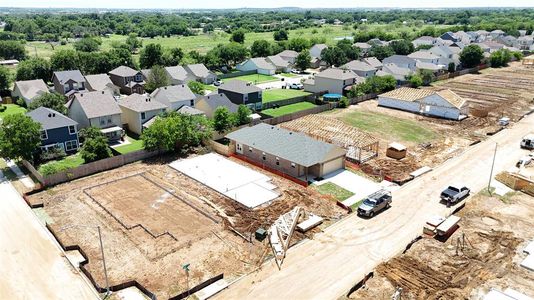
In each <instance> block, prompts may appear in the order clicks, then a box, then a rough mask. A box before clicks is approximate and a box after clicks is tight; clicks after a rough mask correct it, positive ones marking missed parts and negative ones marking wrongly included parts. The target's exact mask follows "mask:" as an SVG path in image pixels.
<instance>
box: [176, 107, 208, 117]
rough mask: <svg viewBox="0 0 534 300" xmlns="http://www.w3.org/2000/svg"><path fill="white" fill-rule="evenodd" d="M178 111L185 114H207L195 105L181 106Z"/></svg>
mask: <svg viewBox="0 0 534 300" xmlns="http://www.w3.org/2000/svg"><path fill="white" fill-rule="evenodd" d="M177 112H178V113H181V114H183V115H189V116H205V115H206V114H204V112H203V111H201V110H200V109H196V108H194V107H190V106H187V105H184V106H182V107H180V109H178V110H177Z"/></svg>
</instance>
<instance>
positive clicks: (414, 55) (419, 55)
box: [408, 50, 439, 59]
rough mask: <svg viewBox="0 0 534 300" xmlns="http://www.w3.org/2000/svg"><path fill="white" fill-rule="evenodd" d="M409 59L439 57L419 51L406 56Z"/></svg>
mask: <svg viewBox="0 0 534 300" xmlns="http://www.w3.org/2000/svg"><path fill="white" fill-rule="evenodd" d="M408 57H409V58H413V59H439V56H437V55H434V54H432V53H430V52H429V51H424V50H419V51H415V52H414V53H410V54H408Z"/></svg>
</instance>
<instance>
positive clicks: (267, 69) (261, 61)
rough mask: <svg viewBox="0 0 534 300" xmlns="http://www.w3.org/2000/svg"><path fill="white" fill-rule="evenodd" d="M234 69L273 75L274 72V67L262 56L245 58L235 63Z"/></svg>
mask: <svg viewBox="0 0 534 300" xmlns="http://www.w3.org/2000/svg"><path fill="white" fill-rule="evenodd" d="M236 69H238V70H239V71H243V72H246V71H256V73H258V74H263V75H274V74H275V73H276V67H275V66H274V65H273V64H271V63H270V62H268V61H267V60H266V59H265V58H263V57H254V58H250V59H247V60H245V61H244V62H242V63H240V64H239V65H237V66H236Z"/></svg>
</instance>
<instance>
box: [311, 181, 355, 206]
mask: <svg viewBox="0 0 534 300" xmlns="http://www.w3.org/2000/svg"><path fill="white" fill-rule="evenodd" d="M314 187H315V189H316V190H317V191H318V192H319V193H321V194H323V195H330V196H332V197H334V198H335V199H336V200H337V201H343V200H346V199H348V198H350V197H352V196H354V193H352V192H351V191H348V190H346V189H344V188H342V187H340V186H339V185H337V184H335V183H332V182H327V183H323V184H321V185H314Z"/></svg>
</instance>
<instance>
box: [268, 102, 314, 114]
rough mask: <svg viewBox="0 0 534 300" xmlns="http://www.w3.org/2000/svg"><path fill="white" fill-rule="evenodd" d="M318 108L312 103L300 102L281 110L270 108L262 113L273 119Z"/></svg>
mask: <svg viewBox="0 0 534 300" xmlns="http://www.w3.org/2000/svg"><path fill="white" fill-rule="evenodd" d="M316 106H317V105H315V104H313V103H310V102H299V103H295V104H290V105H285V106H282V107H279V108H269V109H266V110H264V111H262V112H263V113H264V114H266V115H269V116H271V117H279V116H283V115H288V114H291V113H294V112H297V111H301V110H305V109H310V108H313V107H316Z"/></svg>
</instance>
